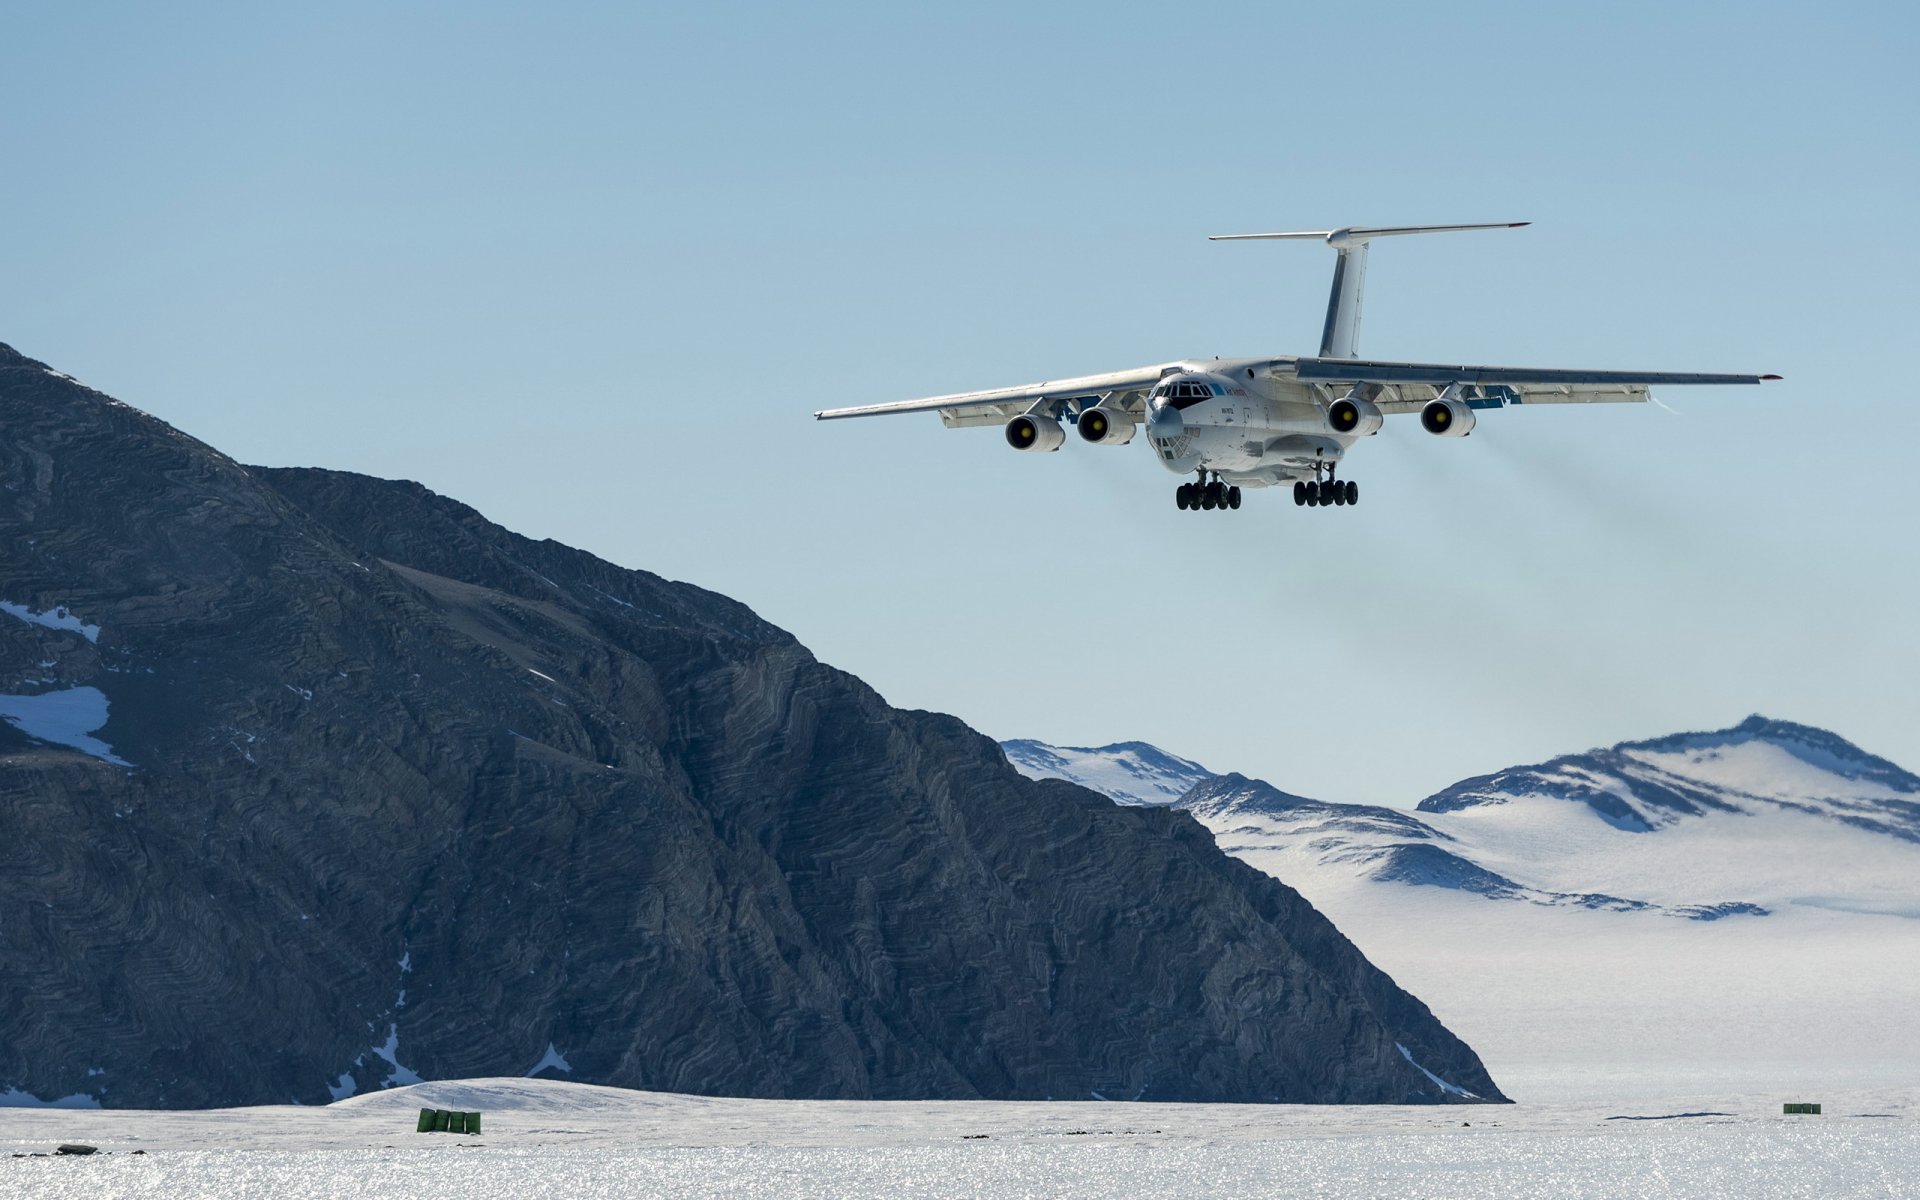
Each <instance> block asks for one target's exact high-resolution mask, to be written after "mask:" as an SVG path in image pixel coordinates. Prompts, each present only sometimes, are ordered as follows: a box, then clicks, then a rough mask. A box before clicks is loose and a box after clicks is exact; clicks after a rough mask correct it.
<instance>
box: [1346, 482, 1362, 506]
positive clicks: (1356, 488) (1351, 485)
mask: <svg viewBox="0 0 1920 1200" xmlns="http://www.w3.org/2000/svg"><path fill="white" fill-rule="evenodd" d="M1347 503H1348V504H1358V503H1360V485H1359V484H1357V483H1355V482H1354V481H1353V480H1351V479H1349V480H1347Z"/></svg>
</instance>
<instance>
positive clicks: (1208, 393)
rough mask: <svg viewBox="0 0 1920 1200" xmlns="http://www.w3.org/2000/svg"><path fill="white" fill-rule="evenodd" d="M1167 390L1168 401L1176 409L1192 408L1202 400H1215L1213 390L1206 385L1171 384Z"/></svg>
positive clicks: (1167, 385) (1167, 386)
mask: <svg viewBox="0 0 1920 1200" xmlns="http://www.w3.org/2000/svg"><path fill="white" fill-rule="evenodd" d="M1163 386H1165V387H1166V388H1167V399H1168V400H1169V401H1170V402H1171V403H1172V404H1173V406H1174V407H1175V408H1192V407H1193V406H1194V405H1196V404H1198V403H1200V402H1201V401H1202V400H1210V399H1212V398H1213V389H1211V388H1209V387H1208V386H1207V385H1206V384H1204V383H1171V384H1165V385H1163Z"/></svg>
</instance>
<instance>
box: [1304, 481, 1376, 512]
mask: <svg viewBox="0 0 1920 1200" xmlns="http://www.w3.org/2000/svg"><path fill="white" fill-rule="evenodd" d="M1293 502H1294V503H1295V504H1298V505H1302V506H1303V507H1306V508H1316V507H1320V506H1323V505H1347V504H1358V503H1360V485H1359V484H1357V483H1355V482H1354V481H1353V480H1351V479H1306V480H1302V481H1300V482H1299V483H1296V484H1294V485H1293Z"/></svg>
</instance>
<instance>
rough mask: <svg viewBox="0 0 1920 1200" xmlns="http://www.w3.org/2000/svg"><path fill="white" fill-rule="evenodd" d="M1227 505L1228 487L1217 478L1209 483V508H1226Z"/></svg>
mask: <svg viewBox="0 0 1920 1200" xmlns="http://www.w3.org/2000/svg"><path fill="white" fill-rule="evenodd" d="M1226 506H1227V489H1226V487H1225V486H1224V485H1223V484H1222V483H1221V482H1220V481H1219V480H1218V479H1216V480H1214V481H1213V482H1212V483H1210V484H1208V485H1207V507H1208V508H1225V507H1226Z"/></svg>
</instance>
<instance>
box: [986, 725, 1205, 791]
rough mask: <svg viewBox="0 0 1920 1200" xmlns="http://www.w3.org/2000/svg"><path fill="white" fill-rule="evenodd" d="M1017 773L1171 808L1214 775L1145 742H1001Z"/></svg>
mask: <svg viewBox="0 0 1920 1200" xmlns="http://www.w3.org/2000/svg"><path fill="white" fill-rule="evenodd" d="M1000 748H1001V749H1002V750H1003V751H1005V752H1006V755H1007V761H1008V762H1010V763H1012V764H1013V768H1014V770H1016V771H1018V772H1020V773H1021V774H1022V775H1025V776H1026V777H1027V778H1029V779H1064V780H1066V781H1067V782H1069V783H1077V784H1079V785H1080V786H1081V787H1086V788H1092V789H1093V790H1094V791H1096V792H1099V793H1101V794H1102V795H1104V796H1107V797H1109V798H1111V799H1112V800H1113V801H1114V802H1115V803H1117V804H1137V805H1155V806H1159V807H1168V806H1171V805H1173V804H1175V803H1176V802H1178V801H1179V799H1180V798H1181V797H1182V796H1184V795H1186V794H1187V792H1188V791H1189V790H1190V789H1191V788H1192V787H1193V785H1194V784H1196V783H1199V782H1200V781H1201V780H1204V779H1211V778H1212V777H1213V772H1212V771H1209V770H1207V769H1206V768H1205V767H1203V766H1201V765H1200V764H1199V763H1197V762H1193V761H1192V760H1190V759H1185V758H1181V757H1179V756H1178V755H1175V754H1168V753H1167V752H1166V751H1165V750H1162V749H1160V748H1159V747H1157V746H1150V745H1148V744H1147V743H1145V742H1115V743H1113V744H1112V745H1110V746H1053V745H1049V744H1047V743H1046V742H1038V741H1034V740H1032V739H1030V738H1016V739H1014V740H1013V741H1010V742H1002V743H1000Z"/></svg>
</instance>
